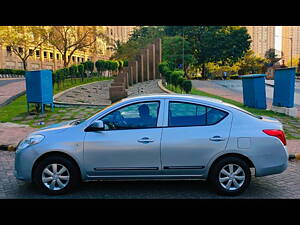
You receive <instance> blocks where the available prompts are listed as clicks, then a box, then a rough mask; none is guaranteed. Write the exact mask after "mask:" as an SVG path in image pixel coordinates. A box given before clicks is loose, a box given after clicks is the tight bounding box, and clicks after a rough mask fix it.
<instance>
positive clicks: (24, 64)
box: [22, 60, 27, 71]
mask: <svg viewBox="0 0 300 225" xmlns="http://www.w3.org/2000/svg"><path fill="white" fill-rule="evenodd" d="M22 62H23V68H24V70H25V71H27V62H26V60H22Z"/></svg>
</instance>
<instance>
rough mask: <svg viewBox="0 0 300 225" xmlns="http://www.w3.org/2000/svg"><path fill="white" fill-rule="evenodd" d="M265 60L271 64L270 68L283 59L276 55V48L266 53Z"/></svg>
mask: <svg viewBox="0 0 300 225" xmlns="http://www.w3.org/2000/svg"><path fill="white" fill-rule="evenodd" d="M265 58H266V59H267V60H268V62H269V66H273V65H274V64H275V63H276V62H278V61H279V60H280V59H281V58H279V57H278V55H277V54H276V50H275V49H274V48H270V49H269V50H267V51H266V53H265Z"/></svg>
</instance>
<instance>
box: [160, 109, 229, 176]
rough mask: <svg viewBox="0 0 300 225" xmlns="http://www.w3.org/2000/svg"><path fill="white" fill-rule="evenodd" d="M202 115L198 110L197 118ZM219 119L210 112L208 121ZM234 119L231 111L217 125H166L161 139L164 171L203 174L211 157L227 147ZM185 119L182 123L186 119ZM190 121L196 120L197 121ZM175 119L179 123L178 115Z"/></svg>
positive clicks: (178, 173)
mask: <svg viewBox="0 0 300 225" xmlns="http://www.w3.org/2000/svg"><path fill="white" fill-rule="evenodd" d="M178 108H180V107H178ZM182 111H183V110H182ZM198 111H199V110H198ZM186 112H187V111H185V113H186ZM170 114H171V113H169V116H170ZM175 114H176V113H175ZM173 115H174V113H173ZM198 117H199V115H197V113H196V114H195V118H198ZM174 118H175V117H174ZM185 118H187V117H185ZM199 118H200V117H199ZM217 119H218V118H216V117H211V116H209V118H208V120H207V122H206V124H209V123H211V124H212V123H213V122H214V121H217ZM231 120H232V119H231V114H228V115H227V116H226V117H225V118H224V119H223V120H221V121H220V122H218V123H217V124H214V125H202V126H198V125H193V126H178V127H166V128H163V132H162V140H161V160H162V167H163V174H167V175H201V174H202V173H203V171H204V170H205V168H206V166H207V164H208V162H209V160H210V159H211V158H212V157H213V156H214V155H215V154H217V153H218V152H220V151H223V150H225V147H226V144H227V141H228V138H229V133H230V127H231ZM174 121H175V122H174ZM182 121H183V120H181V122H180V123H183V122H182ZM186 121H188V120H186ZM190 121H192V123H194V124H195V121H193V120H190ZM197 121H200V122H199V123H202V121H203V120H202V119H199V120H197ZM173 122H174V123H176V118H175V119H174V120H173Z"/></svg>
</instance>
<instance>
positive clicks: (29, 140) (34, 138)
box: [17, 134, 45, 150]
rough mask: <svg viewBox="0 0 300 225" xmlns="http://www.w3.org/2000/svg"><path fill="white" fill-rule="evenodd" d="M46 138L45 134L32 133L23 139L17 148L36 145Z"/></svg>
mask: <svg viewBox="0 0 300 225" xmlns="http://www.w3.org/2000/svg"><path fill="white" fill-rule="evenodd" d="M44 138H45V136H43V135H41V134H34V135H30V136H28V137H26V138H25V139H24V140H22V141H21V142H20V144H19V145H18V148H17V150H21V149H24V148H27V147H29V146H31V145H35V144H38V143H40V142H41V141H42V140H43V139H44Z"/></svg>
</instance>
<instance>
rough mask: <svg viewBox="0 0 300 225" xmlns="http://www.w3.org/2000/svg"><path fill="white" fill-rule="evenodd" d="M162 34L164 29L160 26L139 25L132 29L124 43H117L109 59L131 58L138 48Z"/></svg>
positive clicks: (143, 46) (137, 51)
mask: <svg viewBox="0 0 300 225" xmlns="http://www.w3.org/2000/svg"><path fill="white" fill-rule="evenodd" d="M163 36H164V29H163V27H160V26H139V27H136V28H135V29H134V30H133V33H132V34H131V36H130V38H129V40H128V41H127V42H126V43H122V44H120V43H119V44H118V46H117V48H116V51H115V52H114V54H113V55H112V57H111V59H122V60H132V59H134V57H135V56H136V55H137V54H138V53H139V51H140V49H142V48H145V47H146V46H147V45H148V44H150V43H151V42H153V41H154V39H156V38H158V37H163Z"/></svg>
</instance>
